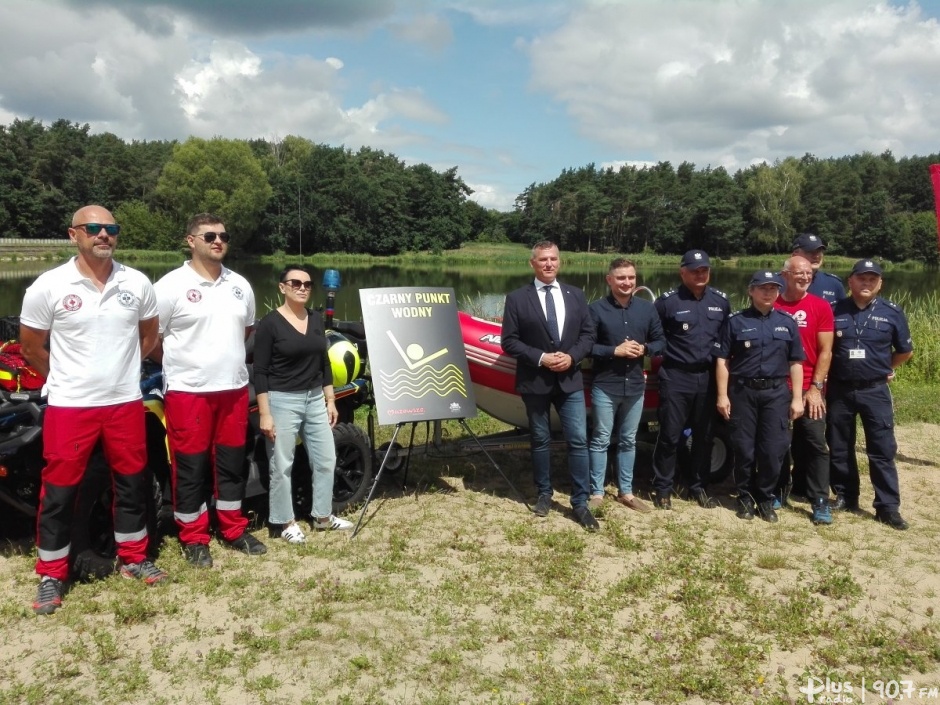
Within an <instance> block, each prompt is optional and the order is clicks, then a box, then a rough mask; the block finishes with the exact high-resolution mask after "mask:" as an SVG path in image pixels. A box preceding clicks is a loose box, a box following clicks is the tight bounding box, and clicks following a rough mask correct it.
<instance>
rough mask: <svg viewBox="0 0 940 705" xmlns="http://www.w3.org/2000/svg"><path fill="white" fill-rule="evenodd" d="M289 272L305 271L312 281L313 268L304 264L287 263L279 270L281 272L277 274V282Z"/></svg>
mask: <svg viewBox="0 0 940 705" xmlns="http://www.w3.org/2000/svg"><path fill="white" fill-rule="evenodd" d="M291 272H306V273H307V274H309V275H310V281H313V269H311V268H310V267H308V266H307V265H305V264H288V265H287V266H286V267H284V268H283V269H282V270H281V273H280V274H278V275H277V281H278V283H281V282H283V281H284V279H286V278H287V275H288V274H290V273H291Z"/></svg>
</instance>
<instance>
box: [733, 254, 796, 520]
mask: <svg viewBox="0 0 940 705" xmlns="http://www.w3.org/2000/svg"><path fill="white" fill-rule="evenodd" d="M782 288H783V281H782V280H781V279H780V278H779V277H777V276H776V275H775V274H774V273H773V272H770V271H760V272H755V273H754V276H753V277H751V281H750V283H749V284H748V288H747V293H748V296H750V297H751V305H750V306H749V307H748V308H746V309H744V310H743V311H738V312H737V313H735V314H733V315H731V316H729V317H728V320H727V321H725V323H724V325H723V326H722V328H721V334H720V337H719V340H718V342H717V343H716V344H715V348H716V352H715V357H716V362H715V381H716V383H717V387H718V398H717V404H716V405H717V408H718V413H720V414H721V415H722V416H723V417H724V418H725V419H727V420H729V421H730V422H731V443H732V445H733V446H734V482H735V484H736V485H737V488H738V511H737V516H738V517H739V518H741V519H748V520H750V519H753V518H754V511H755V508H756V509H757V511H759V512H760V515H761V518H762V519H764V520H765V521H769V522H771V523H773V522H775V521H777V513H776V512H775V511H774V506H773V505H774V489H775V488H776V487H777V480H778V479H779V476H780V467H781V465H782V464H783V458H784V456H785V455H786V452H787V448H788V447H789V446H790V433H789V422H790V421H791V420H793V419H798V418H800V417H801V416H802V415H803V365H802V364H801V363H802V361H803V358H804V353H803V344H802V342H801V341H800V331H799V328H797V325H796V321H794V320H793V319H792V318H791V317H790V316H788V315H787V314H785V313H783V312H781V311H778V310H776V309H775V308H774V301H776V299H777V295H778V294H779V293H780V290H781V289H782ZM787 378H789V379H790V382H791V385H790V387H788V386H787ZM755 505H756V507H755Z"/></svg>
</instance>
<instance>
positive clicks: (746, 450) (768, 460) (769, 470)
mask: <svg viewBox="0 0 940 705" xmlns="http://www.w3.org/2000/svg"><path fill="white" fill-rule="evenodd" d="M729 387H730V388H729V389H728V397H729V399H730V400H731V444H732V445H733V446H734V484H735V486H736V487H737V489H738V494H739V495H740V496H742V497H744V496H747V495H750V496H751V497H752V498H753V499H754V501H755V502H757V503H758V504H760V503H761V502H768V501H772V500H773V496H774V490H775V489H776V487H777V480H778V479H779V477H780V467H781V465H782V464H783V457H784V455H786V452H787V448H788V447H789V445H790V432H789V426H790V398H791V395H790V390H789V388H788V387H787V385H786V383H782V384H780V385H779V386H777V387H775V388H772V389H751V388H749V387H745V386H744V385H741V384H737V383H735V381H734V380H732V381H731V383H730V385H729Z"/></svg>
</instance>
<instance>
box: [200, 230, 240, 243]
mask: <svg viewBox="0 0 940 705" xmlns="http://www.w3.org/2000/svg"><path fill="white" fill-rule="evenodd" d="M196 237H201V238H202V239H203V240H205V241H206V242H207V243H209V244H211V243H213V242H215V239H216V238H219V239H220V240H221V241H222V242H228V241H229V240H231V239H232V236H231V235H229V234H228V233H227V232H224V231H223V232H221V233H202V234H201V235H196Z"/></svg>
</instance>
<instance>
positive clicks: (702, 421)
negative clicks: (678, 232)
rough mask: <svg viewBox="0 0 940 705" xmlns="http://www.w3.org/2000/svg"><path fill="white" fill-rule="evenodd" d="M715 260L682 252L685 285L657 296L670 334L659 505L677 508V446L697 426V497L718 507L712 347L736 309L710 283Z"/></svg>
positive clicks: (662, 390)
mask: <svg viewBox="0 0 940 705" xmlns="http://www.w3.org/2000/svg"><path fill="white" fill-rule="evenodd" d="M710 276H711V263H710V262H709V259H708V255H707V254H705V252H703V251H702V250H689V251H688V252H686V253H685V254H684V255H683V256H682V262H681V263H680V265H679V278H680V279H681V280H682V284H680V285H679V287H678V288H676V289H673V290H672V291H667V292H666V293H665V294H663V295H661V296H660V297H659V298H658V299H656V302H655V304H654V305H655V307H656V311H657V313H659V319H660V321H661V322H662V324H663V332H664V333H665V335H666V350H665V352H664V353H663V361H662V366H661V367H660V368H659V400H660V401H659V410H658V415H659V437H658V438H657V440H656V449H655V450H654V452H653V475H654V479H653V484H654V488H655V490H656V497H655V500H654V501H655V505H656V507H657V508H659V509H672V502H671V496H672V488H673V483H674V482H675V474H676V450H677V449H678V447H679V444H680V443H683V442H685V434H684V431H685V429H687V428H691V429H692V463H693V467H690V468H685V471H686V478H685V479H686V482H687V483H688V487H689V491H690V493H691V496H692V497H693V498H694V499H695V500H696V501H697V502H698V503H699V505H701V506H702V507H704V508H706V509H710V508H712V507H715V506H717V504H716V502H715V500H714V499H712V498H711V497H709V496H708V493H707V492H706V486H707V484H708V478H709V475H710V474H711V455H712V433H713V426H714V421H715V408H714V404H715V378H714V361H713V359H712V348H713V345H714V343H715V341H716V340H718V332H719V330H720V329H721V324H722V323H723V322H724V320H725V319H726V318H727V317H728V315H729V314H730V313H731V306H730V305H729V304H728V299H727V297H726V296H725V295H724V294H723V293H722V292H720V291H718V290H717V289H714V288H712V287H710V286H708V280H709V278H710Z"/></svg>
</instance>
